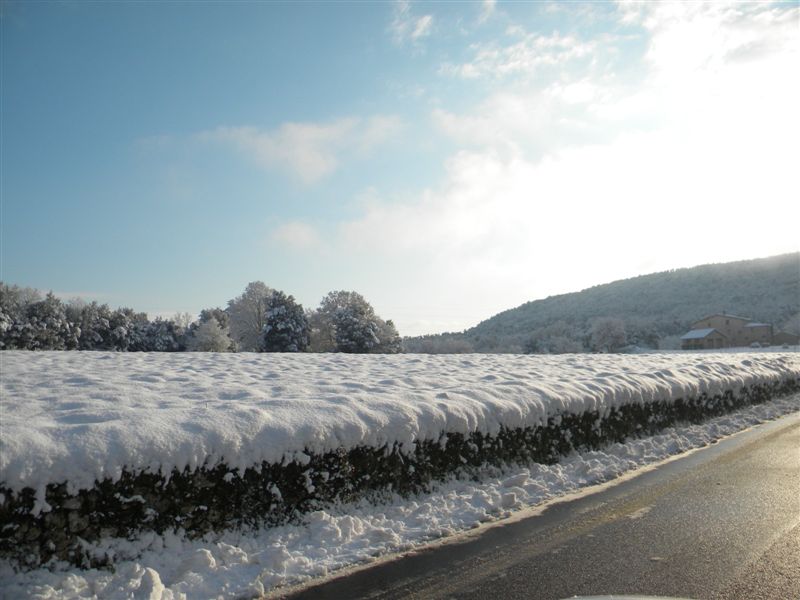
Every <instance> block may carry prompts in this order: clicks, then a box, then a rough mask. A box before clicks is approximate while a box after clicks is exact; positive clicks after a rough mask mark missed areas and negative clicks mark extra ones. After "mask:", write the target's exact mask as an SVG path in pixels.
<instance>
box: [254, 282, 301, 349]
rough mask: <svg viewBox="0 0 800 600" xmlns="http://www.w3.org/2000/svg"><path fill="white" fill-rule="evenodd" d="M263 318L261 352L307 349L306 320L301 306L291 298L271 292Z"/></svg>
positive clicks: (277, 292) (281, 293) (276, 291)
mask: <svg viewBox="0 0 800 600" xmlns="http://www.w3.org/2000/svg"><path fill="white" fill-rule="evenodd" d="M265 317H266V318H265V324H264V334H263V336H262V342H261V350H263V351H264V352H303V351H304V350H306V348H308V343H309V326H308V319H306V313H305V311H304V310H303V306H302V305H301V304H297V303H296V302H295V300H294V297H293V296H287V295H286V294H284V293H283V292H281V291H278V290H275V291H273V292H272V295H271V296H270V299H269V308H268V309H267V312H266V315H265Z"/></svg>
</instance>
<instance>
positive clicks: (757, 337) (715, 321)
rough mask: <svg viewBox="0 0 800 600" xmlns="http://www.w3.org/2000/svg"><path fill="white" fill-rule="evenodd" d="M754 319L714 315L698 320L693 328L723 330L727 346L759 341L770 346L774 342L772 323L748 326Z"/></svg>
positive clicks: (745, 344) (744, 344)
mask: <svg viewBox="0 0 800 600" xmlns="http://www.w3.org/2000/svg"><path fill="white" fill-rule="evenodd" d="M751 322H752V321H751V320H749V319H742V318H739V317H734V316H731V315H714V316H711V317H708V318H707V319H703V320H702V321H697V322H696V323H694V324H693V325H692V329H705V328H706V327H708V328H712V329H716V330H717V331H719V332H721V333H722V334H723V335H724V336H725V338H727V339H726V342H725V345H726V347H736V346H749V345H751V344H753V343H756V342H757V343H759V344H762V345H766V346H769V345H770V344H772V325H763V326H760V327H746V325H747V324H748V323H751Z"/></svg>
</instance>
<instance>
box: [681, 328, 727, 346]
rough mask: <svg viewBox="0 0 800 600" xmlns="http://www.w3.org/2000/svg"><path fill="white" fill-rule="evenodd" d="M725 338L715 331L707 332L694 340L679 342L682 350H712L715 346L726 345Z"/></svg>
mask: <svg viewBox="0 0 800 600" xmlns="http://www.w3.org/2000/svg"><path fill="white" fill-rule="evenodd" d="M727 345H728V344H727V342H726V340H725V338H724V337H723V336H722V335H721V334H720V333H719V332H717V331H715V332H713V333H709V334H708V335H707V336H706V337H704V338H699V339H694V340H683V342H681V349H682V350H714V349H716V348H725V347H726V346H727Z"/></svg>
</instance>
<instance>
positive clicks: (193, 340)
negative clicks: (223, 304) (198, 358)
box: [186, 318, 231, 352]
mask: <svg viewBox="0 0 800 600" xmlns="http://www.w3.org/2000/svg"><path fill="white" fill-rule="evenodd" d="M186 349H187V350H189V352H228V351H229V350H230V349H231V338H230V337H229V336H228V331H227V329H223V328H222V327H220V325H219V323H218V322H217V320H216V319H214V318H211V319H208V320H207V321H203V322H202V323H199V324H198V325H197V327H195V328H194V329H193V330H192V332H191V334H190V335H189V336H188V337H187V339H186Z"/></svg>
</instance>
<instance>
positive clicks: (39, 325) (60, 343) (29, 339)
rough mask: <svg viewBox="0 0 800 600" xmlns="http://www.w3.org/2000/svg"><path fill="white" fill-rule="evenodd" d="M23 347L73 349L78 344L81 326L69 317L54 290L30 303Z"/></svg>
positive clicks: (22, 340) (32, 348) (26, 315)
mask: <svg viewBox="0 0 800 600" xmlns="http://www.w3.org/2000/svg"><path fill="white" fill-rule="evenodd" d="M25 317H26V323H25V328H24V330H23V332H22V335H21V336H20V339H21V342H22V344H21V347H22V348H27V349H29V350H72V349H75V348H77V346H78V338H79V337H80V328H78V327H73V325H72V324H71V323H70V322H69V320H68V319H67V313H66V310H65V309H64V305H63V303H62V302H61V300H59V299H58V298H57V297H56V296H55V295H54V294H53V293H52V292H50V293H48V294H47V296H45V298H44V300H41V301H39V302H34V303H32V304H29V305H28V307H27V310H26V314H25Z"/></svg>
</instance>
